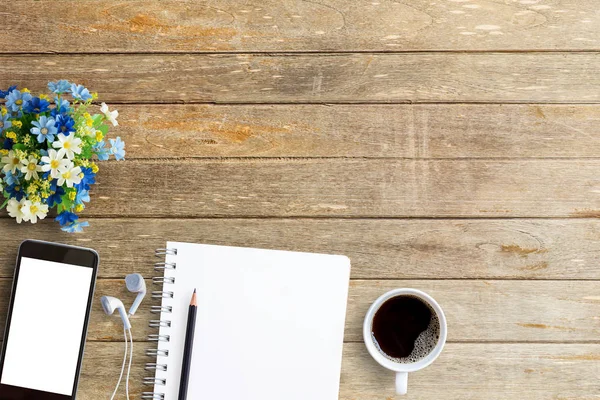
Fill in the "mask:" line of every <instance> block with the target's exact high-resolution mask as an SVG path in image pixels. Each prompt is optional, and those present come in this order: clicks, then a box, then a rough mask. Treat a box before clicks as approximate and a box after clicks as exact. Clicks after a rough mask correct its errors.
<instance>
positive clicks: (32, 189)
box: [27, 182, 38, 194]
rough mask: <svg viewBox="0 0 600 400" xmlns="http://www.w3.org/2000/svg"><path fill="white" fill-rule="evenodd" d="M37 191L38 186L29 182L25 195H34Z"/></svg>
mask: <svg viewBox="0 0 600 400" xmlns="http://www.w3.org/2000/svg"><path fill="white" fill-rule="evenodd" d="M37 190H38V185H36V183H35V182H31V183H30V184H29V186H27V194H35V192H37Z"/></svg>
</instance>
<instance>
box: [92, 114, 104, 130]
mask: <svg viewBox="0 0 600 400" xmlns="http://www.w3.org/2000/svg"><path fill="white" fill-rule="evenodd" d="M103 117H104V115H102V114H94V115H92V121H94V128H96V129H98V127H99V126H100V124H101V123H102V120H103V119H104V118H103Z"/></svg>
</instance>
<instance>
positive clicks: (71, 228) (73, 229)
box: [60, 221, 90, 233]
mask: <svg viewBox="0 0 600 400" xmlns="http://www.w3.org/2000/svg"><path fill="white" fill-rule="evenodd" d="M88 226H90V223H89V222H87V221H84V222H73V223H72V224H70V225H67V226H63V227H62V228H60V229H61V230H62V231H64V232H68V233H79V232H83V228H85V227H88Z"/></svg>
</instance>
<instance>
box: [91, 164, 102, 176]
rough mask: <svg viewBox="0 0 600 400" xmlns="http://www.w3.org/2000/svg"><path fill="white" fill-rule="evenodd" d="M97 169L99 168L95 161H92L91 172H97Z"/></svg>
mask: <svg viewBox="0 0 600 400" xmlns="http://www.w3.org/2000/svg"><path fill="white" fill-rule="evenodd" d="M99 169H100V168H98V166H97V165H96V163H92V172H93V173H95V174H97V173H98V170H99Z"/></svg>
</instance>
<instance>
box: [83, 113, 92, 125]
mask: <svg viewBox="0 0 600 400" xmlns="http://www.w3.org/2000/svg"><path fill="white" fill-rule="evenodd" d="M83 118H85V124H86V125H87V126H88V127H90V128H91V127H92V126H94V120H93V119H92V116H91V115H90V114H89V113H85V114H83Z"/></svg>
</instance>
